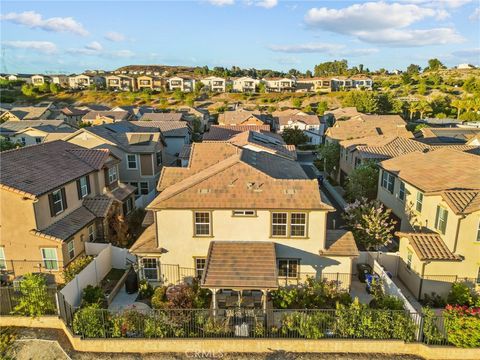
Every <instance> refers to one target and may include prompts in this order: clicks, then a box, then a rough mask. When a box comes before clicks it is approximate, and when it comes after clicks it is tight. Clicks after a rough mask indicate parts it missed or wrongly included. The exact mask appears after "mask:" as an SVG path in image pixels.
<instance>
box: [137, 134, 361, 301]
mask: <svg viewBox="0 0 480 360" xmlns="http://www.w3.org/2000/svg"><path fill="white" fill-rule="evenodd" d="M250 133H252V132H248V131H247V132H246V134H245V136H244V134H243V133H242V134H239V135H238V137H236V139H231V141H229V142H207V143H194V144H192V146H191V150H190V157H189V163H188V166H187V167H183V168H169V167H165V168H164V169H163V170H162V175H161V177H160V181H159V183H158V191H159V192H160V193H159V195H158V196H157V197H156V198H155V200H154V201H153V202H152V203H151V204H150V205H149V206H148V208H147V209H148V210H150V211H151V212H152V213H153V216H152V218H153V219H154V222H153V224H152V225H150V226H149V227H148V228H147V229H146V231H145V232H144V234H143V235H142V236H141V237H140V238H139V239H138V240H137V242H136V243H135V244H134V245H133V246H132V248H131V252H133V253H134V254H136V255H137V256H138V261H139V267H140V273H141V276H142V277H144V278H146V279H148V280H149V281H153V282H157V281H160V282H170V281H176V280H181V279H178V278H175V277H177V276H180V277H182V278H185V277H198V278H200V279H201V284H202V286H203V287H205V288H209V289H211V290H212V292H214V293H216V292H217V291H220V290H221V289H234V290H263V291H266V290H269V289H273V288H276V287H278V284H279V281H280V282H287V283H288V282H290V281H292V282H298V281H300V280H302V279H305V277H306V276H307V275H309V276H316V277H319V278H322V277H327V278H328V276H329V275H331V274H333V273H340V274H347V275H346V277H345V278H344V281H343V285H344V286H345V287H347V288H348V287H349V286H350V280H349V279H350V277H349V274H351V271H352V258H354V257H355V256H356V255H357V254H358V251H357V248H356V246H355V241H354V239H353V236H352V234H351V233H350V232H347V231H328V230H327V229H326V216H327V213H328V212H329V211H331V210H333V208H331V207H330V206H329V205H327V204H326V203H324V202H323V201H322V198H321V194H320V191H319V189H318V183H317V181H316V180H311V179H309V178H308V177H307V176H306V175H305V173H304V171H303V170H302V168H301V166H300V165H299V164H298V163H297V162H296V161H295V160H293V159H292V158H291V157H290V155H288V152H287V151H280V149H279V148H278V145H277V144H273V145H272V144H269V142H268V141H266V142H265V141H260V142H259V143H255V139H254V138H251V137H250V135H251V134H250ZM256 134H260V133H256ZM263 136H265V137H267V136H266V135H262V137H263ZM267 138H269V137H267ZM241 139H243V140H241ZM257 140H258V139H257ZM260 143H261V144H262V145H259V144H260ZM269 147H270V149H268V148H269ZM285 150H288V149H287V148H286V149H285ZM257 250H258V251H257ZM232 259H233V260H232ZM235 264H237V265H238V266H235ZM220 265H221V266H220ZM244 265H247V266H244ZM219 267H220V268H221V269H219Z"/></svg>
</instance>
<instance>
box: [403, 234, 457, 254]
mask: <svg viewBox="0 0 480 360" xmlns="http://www.w3.org/2000/svg"><path fill="white" fill-rule="evenodd" d="M396 235H398V236H400V237H405V238H407V239H408V240H409V242H410V244H411V246H412V248H413V250H414V251H415V254H416V255H417V256H418V258H419V259H420V260H421V261H427V260H429V261H439V260H446V261H460V260H461V259H460V257H458V256H457V255H455V254H453V253H452V252H451V251H450V249H449V248H448V247H447V245H445V243H444V242H443V240H442V237H441V236H440V235H439V234H437V233H402V232H399V233H396Z"/></svg>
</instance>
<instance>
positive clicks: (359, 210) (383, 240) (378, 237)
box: [343, 198, 396, 250]
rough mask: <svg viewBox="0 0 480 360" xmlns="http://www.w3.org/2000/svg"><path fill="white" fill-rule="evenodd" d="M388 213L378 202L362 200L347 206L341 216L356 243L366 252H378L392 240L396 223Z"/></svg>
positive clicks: (389, 211)
mask: <svg viewBox="0 0 480 360" xmlns="http://www.w3.org/2000/svg"><path fill="white" fill-rule="evenodd" d="M390 213H391V210H390V209H387V208H385V207H384V205H383V204H382V203H380V202H379V201H377V200H373V201H369V200H367V199H365V198H363V199H360V200H355V202H353V203H351V204H349V205H348V206H347V208H346V209H345V214H344V215H343V216H344V218H345V220H346V222H347V224H348V226H349V227H350V229H351V230H352V232H353V235H354V237H355V240H356V241H358V242H359V243H360V244H362V245H363V246H365V248H366V249H368V250H369V249H375V250H378V249H379V248H380V247H382V246H386V245H388V244H389V243H390V242H391V241H392V238H393V235H392V232H393V229H394V225H395V224H396V221H394V220H391V219H390Z"/></svg>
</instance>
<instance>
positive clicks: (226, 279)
mask: <svg viewBox="0 0 480 360" xmlns="http://www.w3.org/2000/svg"><path fill="white" fill-rule="evenodd" d="M201 286H202V287H203V288H217V289H221V288H223V289H276V288H278V281H277V264H276V253H275V244H274V243H273V242H260V241H212V242H211V243H210V247H209V249H208V255H207V263H206V265H205V270H204V273H203V277H202V282H201Z"/></svg>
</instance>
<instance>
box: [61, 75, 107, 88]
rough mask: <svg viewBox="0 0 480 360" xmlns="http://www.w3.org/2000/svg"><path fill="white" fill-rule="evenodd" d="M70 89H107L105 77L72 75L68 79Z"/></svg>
mask: <svg viewBox="0 0 480 360" xmlns="http://www.w3.org/2000/svg"><path fill="white" fill-rule="evenodd" d="M68 83H69V87H70V88H72V89H88V88H89V87H90V86H96V87H99V88H103V87H105V77H103V76H99V75H95V74H80V75H72V76H70V77H69V78H68Z"/></svg>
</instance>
